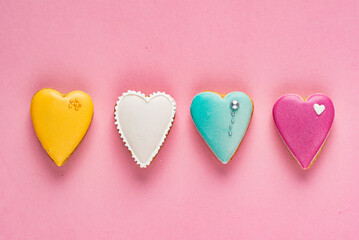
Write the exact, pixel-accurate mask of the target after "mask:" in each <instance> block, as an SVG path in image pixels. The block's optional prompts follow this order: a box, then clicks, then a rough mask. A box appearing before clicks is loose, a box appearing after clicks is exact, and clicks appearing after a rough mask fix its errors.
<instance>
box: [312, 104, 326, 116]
mask: <svg viewBox="0 0 359 240" xmlns="http://www.w3.org/2000/svg"><path fill="white" fill-rule="evenodd" d="M313 108H314V111H315V112H316V113H317V115H318V116H319V115H320V114H322V113H323V112H324V110H325V106H324V105H319V104H318V103H315V104H314V105H313Z"/></svg>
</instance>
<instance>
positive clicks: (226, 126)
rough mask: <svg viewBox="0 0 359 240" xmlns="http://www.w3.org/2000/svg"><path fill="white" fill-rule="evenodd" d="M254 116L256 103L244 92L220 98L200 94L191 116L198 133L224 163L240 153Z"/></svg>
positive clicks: (210, 93) (193, 105)
mask: <svg viewBox="0 0 359 240" xmlns="http://www.w3.org/2000/svg"><path fill="white" fill-rule="evenodd" d="M252 113H253V102H252V100H251V98H250V97H249V96H248V95H247V94H245V93H243V92H232V93H229V94H227V95H220V94H218V93H214V92H202V93H199V94H197V95H196V96H195V97H194V98H193V101H192V104H191V115H192V119H193V122H194V124H195V126H196V128H197V130H198V132H199V133H200V134H201V136H202V137H203V139H204V141H205V142H206V143H207V145H208V146H209V148H210V149H211V150H212V152H213V153H214V155H216V157H217V158H218V159H219V160H220V161H221V162H222V163H224V164H226V163H228V162H229V160H230V159H231V158H232V157H233V155H234V154H235V152H236V151H237V149H238V147H239V145H240V143H241V142H242V139H243V137H244V135H245V133H246V131H247V128H248V126H249V123H250V121H251V118H252Z"/></svg>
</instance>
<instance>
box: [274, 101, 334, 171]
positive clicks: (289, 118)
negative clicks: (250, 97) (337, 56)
mask: <svg viewBox="0 0 359 240" xmlns="http://www.w3.org/2000/svg"><path fill="white" fill-rule="evenodd" d="M273 118H274V123H275V125H276V127H277V129H278V132H279V135H280V136H281V137H282V139H283V141H284V143H285V144H286V146H287V147H288V149H289V151H290V152H291V154H292V155H293V157H294V158H295V159H296V160H297V162H298V163H299V165H300V166H301V167H302V168H303V169H308V168H309V167H310V166H311V165H312V163H313V162H314V160H315V159H316V157H317V156H318V154H319V152H320V150H321V149H322V147H323V145H324V143H325V140H326V138H327V137H328V134H329V131H330V128H331V126H332V123H333V120H334V106H333V102H332V101H331V100H330V98H329V97H327V96H325V95H324V94H313V95H311V96H310V97H308V98H306V99H302V98H301V97H300V96H298V95H295V94H288V95H285V96H282V97H281V98H279V99H278V100H277V102H276V103H275V104H274V106H273Z"/></svg>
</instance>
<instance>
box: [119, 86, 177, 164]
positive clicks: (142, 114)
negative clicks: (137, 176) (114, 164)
mask: <svg viewBox="0 0 359 240" xmlns="http://www.w3.org/2000/svg"><path fill="white" fill-rule="evenodd" d="M175 113H176V103H175V101H174V100H173V98H172V97H171V96H170V95H168V94H165V93H162V92H156V93H153V94H151V95H150V96H145V95H144V94H143V93H141V92H135V91H128V92H126V93H124V94H122V96H121V97H119V98H118V101H117V102H116V106H115V124H116V125H117V129H118V131H119V133H120V134H121V137H122V139H123V142H124V143H125V145H126V146H127V147H128V149H129V150H130V152H131V154H132V157H133V158H134V159H135V161H136V163H137V164H138V165H140V167H141V168H146V167H147V166H148V165H149V164H150V163H151V162H152V160H153V159H154V157H155V156H156V155H157V153H158V151H159V150H160V148H161V146H162V144H163V142H164V141H165V139H166V136H167V134H168V132H169V130H170V128H171V126H172V122H173V121H174V117H175Z"/></svg>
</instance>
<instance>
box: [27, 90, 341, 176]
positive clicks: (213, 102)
mask: <svg viewBox="0 0 359 240" xmlns="http://www.w3.org/2000/svg"><path fill="white" fill-rule="evenodd" d="M93 110H94V107H93V103H92V100H91V97H90V96H89V95H88V94H87V93H84V92H82V91H73V92H70V93H68V94H61V93H60V92H58V91H56V90H53V89H49V88H45V89H42V90H40V91H38V92H37V93H36V94H35V95H34V96H33V98H32V101H31V107H30V112H31V119H32V122H33V126H34V129H35V133H36V135H37V137H38V139H39V140H40V143H41V144H42V146H43V148H44V149H45V150H46V152H47V153H48V155H49V156H50V157H51V159H52V160H53V161H54V162H55V163H56V164H57V165H58V166H62V165H63V164H64V163H65V162H66V161H67V160H68V158H69V157H70V156H71V154H72V153H73V151H74V150H75V149H76V147H77V146H78V145H79V143H80V142H81V140H82V139H83V137H84V136H85V134H86V132H87V129H88V128H89V126H90V123H91V121H92V117H93ZM114 112H115V113H114V116H115V124H116V126H117V130H118V132H119V133H120V135H121V138H122V140H123V142H124V144H125V145H126V147H127V148H128V149H129V151H130V152H131V154H132V157H133V158H134V160H135V161H136V163H137V164H138V165H139V166H140V167H141V168H146V167H147V166H148V165H149V164H150V163H151V162H152V160H153V159H154V158H155V157H156V155H157V154H158V152H159V150H160V148H161V146H162V144H163V142H164V141H165V139H166V137H167V135H168V133H169V131H170V129H171V127H172V124H173V121H174V119H175V113H176V102H175V100H174V99H173V98H172V97H171V96H170V95H168V94H166V93H163V92H156V93H153V94H151V95H149V96H146V95H145V94H143V93H141V92H136V91H128V92H126V93H123V94H122V96H120V97H119V98H118V101H117V102H116V105H115V110H114ZM190 112H191V116H192V120H193V122H194V125H195V126H196V128H197V130H198V132H199V133H200V135H201V136H202V138H203V139H204V141H205V142H206V143H207V145H208V146H209V148H210V149H211V150H212V152H213V153H214V155H215V156H216V157H217V158H218V159H219V160H220V161H221V162H222V163H224V164H226V163H228V162H229V161H230V160H231V158H232V157H233V156H234V154H235V153H236V151H237V149H238V147H239V146H240V143H241V142H242V140H243V137H244V135H245V133H246V131H247V129H248V126H249V124H250V121H251V118H252V114H253V101H252V99H251V98H250V97H249V96H248V95H247V94H245V93H243V92H231V93H229V94H226V95H222V94H219V93H215V92H210V91H206V92H201V93H199V94H197V95H196V96H195V97H194V99H193V101H192V104H191V108H190ZM273 118H274V123H275V125H276V127H277V130H278V133H279V135H280V137H281V138H282V140H283V141H284V143H285V145H286V146H287V148H288V149H289V151H290V152H291V154H292V156H293V157H294V158H295V159H296V160H297V162H298V163H299V165H300V166H301V167H302V168H303V169H308V168H309V167H310V166H311V165H312V163H313V162H314V160H315V159H316V158H317V156H318V154H319V152H320V150H321V149H322V147H323V145H324V143H325V141H326V139H327V136H328V134H329V131H330V128H331V126H332V123H333V120H334V106H333V103H332V101H331V100H330V98H329V97H327V96H325V95H324V94H313V95H311V96H310V97H308V98H304V99H303V98H301V97H300V96H298V95H294V94H288V95H285V96H282V97H280V98H279V99H278V100H277V101H276V103H275V104H274V106H273Z"/></svg>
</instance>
